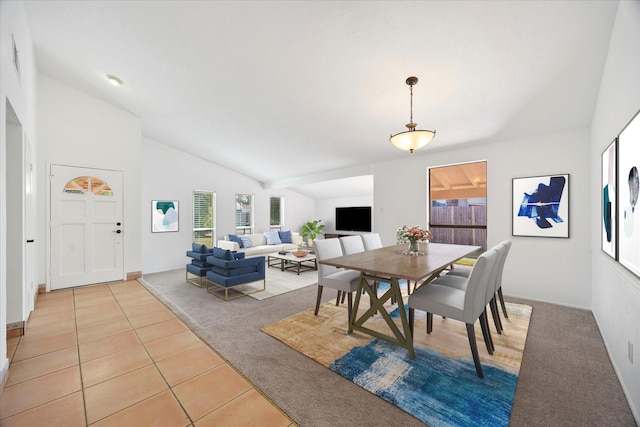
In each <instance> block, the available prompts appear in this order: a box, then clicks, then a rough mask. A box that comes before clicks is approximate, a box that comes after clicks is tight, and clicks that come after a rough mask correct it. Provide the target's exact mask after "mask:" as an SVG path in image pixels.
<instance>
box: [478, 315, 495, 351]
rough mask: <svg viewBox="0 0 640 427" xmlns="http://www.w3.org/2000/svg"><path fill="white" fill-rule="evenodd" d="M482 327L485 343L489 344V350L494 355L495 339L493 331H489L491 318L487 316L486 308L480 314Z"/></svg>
mask: <svg viewBox="0 0 640 427" xmlns="http://www.w3.org/2000/svg"><path fill="white" fill-rule="evenodd" d="M480 329H482V336H483V337H484V343H485V345H486V346H487V352H488V353H489V354H491V355H493V340H492V339H491V331H489V318H488V317H487V309H486V308H485V309H484V311H483V312H482V314H481V315H480Z"/></svg>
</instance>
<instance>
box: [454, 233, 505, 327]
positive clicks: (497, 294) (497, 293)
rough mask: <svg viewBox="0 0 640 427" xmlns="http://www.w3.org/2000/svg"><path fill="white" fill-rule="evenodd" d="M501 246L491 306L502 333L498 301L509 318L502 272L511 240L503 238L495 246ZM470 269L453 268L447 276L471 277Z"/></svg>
mask: <svg viewBox="0 0 640 427" xmlns="http://www.w3.org/2000/svg"><path fill="white" fill-rule="evenodd" d="M499 247H503V250H502V251H500V258H499V259H498V261H497V262H496V264H497V266H496V269H497V271H496V275H495V281H494V286H493V294H492V301H490V304H491V306H490V307H491V314H492V317H493V322H494V324H495V326H496V330H497V332H498V333H499V334H501V333H502V330H503V327H502V321H501V320H500V313H499V311H498V301H499V302H500V305H501V308H502V313H503V314H504V317H505V318H507V319H508V318H509V315H508V314H507V307H506V305H505V303H504V297H503V296H502V273H503V271H504V265H505V262H506V260H507V255H508V254H509V250H510V249H511V241H510V240H503V241H502V242H500V243H498V244H497V245H496V246H494V248H499ZM470 271H471V270H470V269H460V268H458V269H452V270H451V271H449V272H448V273H447V276H459V277H469V273H470ZM445 277H446V276H445ZM453 286H456V285H453Z"/></svg>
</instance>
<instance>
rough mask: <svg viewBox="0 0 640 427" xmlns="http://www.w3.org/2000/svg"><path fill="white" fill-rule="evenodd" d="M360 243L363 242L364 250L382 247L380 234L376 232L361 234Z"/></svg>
mask: <svg viewBox="0 0 640 427" xmlns="http://www.w3.org/2000/svg"><path fill="white" fill-rule="evenodd" d="M362 243H363V244H364V250H365V251H370V250H372V249H380V248H381V247H382V240H381V239H380V235H379V234H378V233H366V234H363V235H362Z"/></svg>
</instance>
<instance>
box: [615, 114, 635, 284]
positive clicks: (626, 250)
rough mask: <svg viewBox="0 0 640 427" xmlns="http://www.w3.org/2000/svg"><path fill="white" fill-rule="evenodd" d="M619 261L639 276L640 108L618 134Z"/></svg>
mask: <svg viewBox="0 0 640 427" xmlns="http://www.w3.org/2000/svg"><path fill="white" fill-rule="evenodd" d="M618 150H619V151H618V229H619V232H618V261H619V262H620V264H622V265H624V266H625V267H626V268H628V269H629V270H630V271H631V272H633V273H634V274H635V275H637V276H640V207H639V206H638V191H639V189H640V180H639V177H638V168H640V112H639V113H637V114H636V115H635V117H634V118H633V119H632V120H631V122H630V123H629V124H628V125H627V127H625V128H624V130H623V131H622V132H620V135H619V136H618Z"/></svg>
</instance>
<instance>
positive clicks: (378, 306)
mask: <svg viewBox="0 0 640 427" xmlns="http://www.w3.org/2000/svg"><path fill="white" fill-rule="evenodd" d="M367 279H370V280H373V281H374V282H375V280H379V279H380V278H379V277H375V276H369V275H367V274H366V273H361V274H360V281H359V282H358V290H357V292H356V301H355V304H354V306H353V309H352V311H351V317H350V318H349V328H348V330H347V333H349V334H350V333H352V332H353V330H354V329H355V330H358V331H361V332H364V333H366V334H369V335H371V336H374V337H376V338H379V339H382V340H385V341H388V342H390V343H393V344H396V345H399V346H400V347H402V348H405V349H407V351H408V352H409V358H411V359H414V358H415V351H414V349H413V335H412V334H411V329H410V325H409V321H408V319H407V310H406V309H405V306H404V302H403V300H402V291H401V289H400V283H399V282H398V279H396V278H392V279H391V287H390V288H389V290H387V291H386V292H385V293H384V294H383V295H382V296H381V297H378V295H377V293H376V292H375V291H374V289H373V288H372V287H371V285H369V282H368V281H367ZM363 289H364V290H365V291H366V292H367V293H368V294H369V297H370V298H371V301H372V304H371V307H369V309H368V310H367V311H365V312H364V314H363V315H362V316H361V317H360V318H358V307H359V306H360V298H361V295H362V290H363ZM392 297H393V298H395V300H396V301H397V302H398V313H399V315H400V320H401V322H402V331H400V329H399V328H398V326H397V325H396V324H395V322H394V321H393V319H392V318H391V316H390V315H389V313H388V312H387V310H386V308H385V307H384V303H385V302H386V301H387V300H390V299H391V298H392ZM376 311H379V312H380V314H381V315H382V317H383V318H384V320H385V322H386V323H387V325H388V326H389V329H391V332H392V333H393V336H390V335H387V334H383V333H381V332H379V331H375V330H373V329H369V328H367V327H366V326H364V323H365V322H366V321H367V320H368V319H370V318H371V316H372V315H373V314H374V313H376Z"/></svg>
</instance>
